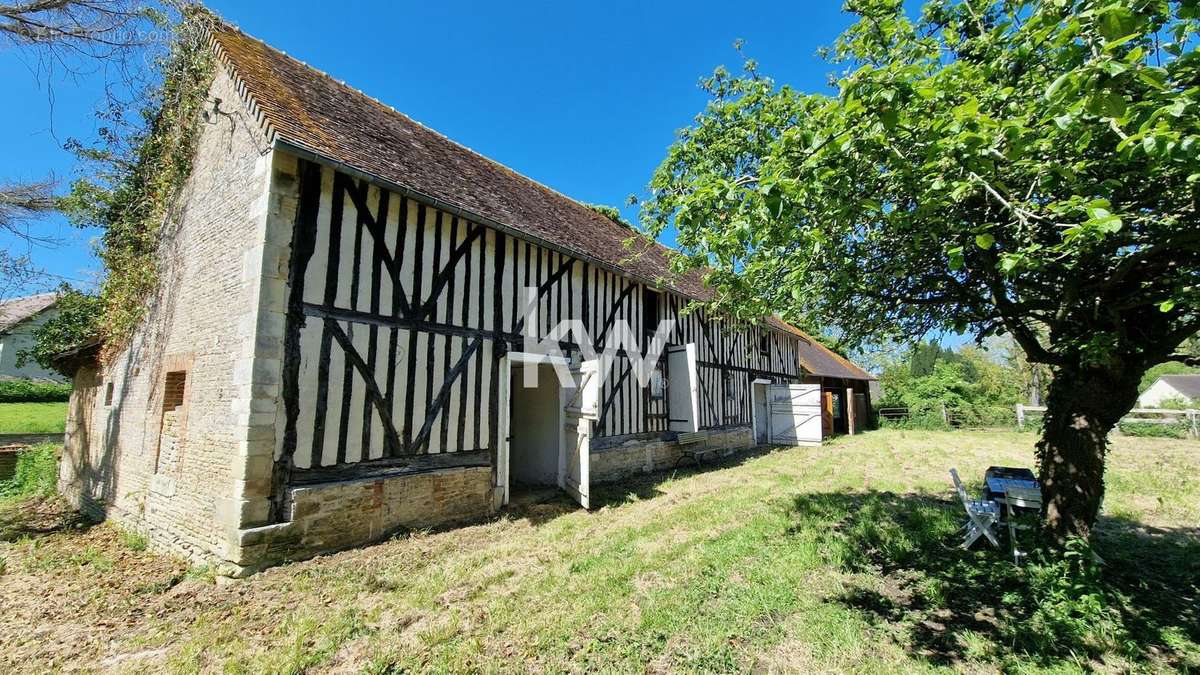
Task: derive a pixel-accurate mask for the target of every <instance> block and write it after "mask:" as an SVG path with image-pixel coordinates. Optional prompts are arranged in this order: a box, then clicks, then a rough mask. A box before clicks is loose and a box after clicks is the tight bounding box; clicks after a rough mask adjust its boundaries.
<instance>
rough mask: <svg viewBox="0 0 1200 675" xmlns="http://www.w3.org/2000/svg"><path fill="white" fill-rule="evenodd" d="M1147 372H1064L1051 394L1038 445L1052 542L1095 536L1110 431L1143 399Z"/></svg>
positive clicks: (1046, 524) (1058, 374) (1045, 517)
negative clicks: (1141, 393)
mask: <svg viewBox="0 0 1200 675" xmlns="http://www.w3.org/2000/svg"><path fill="white" fill-rule="evenodd" d="M1140 378H1141V374H1140V373H1137V374H1133V373H1129V372H1112V371H1108V370H1102V369H1086V370H1085V369H1074V368H1063V369H1061V370H1060V371H1058V372H1056V373H1055V376H1054V379H1053V380H1052V381H1051V383H1050V389H1049V392H1048V393H1047V396H1046V416H1045V418H1044V419H1043V422H1042V438H1041V440H1040V441H1039V442H1038V445H1037V458H1038V471H1039V477H1040V478H1041V481H1042V496H1043V507H1042V519H1043V525H1044V528H1045V531H1046V534H1047V535H1048V537H1049V539H1050V541H1051V542H1053V543H1056V544H1058V545H1060V546H1061V545H1063V544H1065V543H1066V541H1067V539H1069V538H1071V537H1083V538H1085V539H1086V538H1087V537H1088V536H1089V535H1090V534H1091V530H1092V526H1093V525H1094V524H1095V522H1096V517H1097V516H1098V515H1099V514H1100V504H1101V502H1102V501H1103V499H1104V458H1105V453H1106V452H1107V450H1108V433H1109V432H1110V431H1112V429H1113V427H1114V426H1116V424H1117V422H1119V421H1120V420H1121V417H1122V416H1124V415H1125V413H1127V412H1129V410H1130V408H1132V407H1133V404H1134V402H1136V401H1137V394H1138V391H1137V388H1138V382H1139V381H1140Z"/></svg>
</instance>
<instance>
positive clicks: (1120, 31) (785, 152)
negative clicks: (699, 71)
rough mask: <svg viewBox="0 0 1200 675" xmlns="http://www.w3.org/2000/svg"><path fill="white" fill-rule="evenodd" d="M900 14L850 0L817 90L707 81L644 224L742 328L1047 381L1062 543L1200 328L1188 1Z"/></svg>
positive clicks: (942, 3)
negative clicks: (901, 347)
mask: <svg viewBox="0 0 1200 675" xmlns="http://www.w3.org/2000/svg"><path fill="white" fill-rule="evenodd" d="M905 4H906V3H903V2H901V1H900V0H849V2H847V3H846V8H847V10H848V11H850V12H852V13H853V14H856V15H857V18H858V20H857V22H856V23H854V24H853V25H852V26H851V27H850V28H849V29H847V31H846V32H845V33H843V34H842V36H841V37H840V38H838V40H837V41H836V42H835V44H834V46H833V47H832V48H831V49H829V50H828V51H827V52H826V53H827V55H828V56H829V57H830V59H831V60H832V61H833V62H835V63H837V64H839V65H840V66H841V67H842V68H843V70H842V71H841V73H840V77H838V78H837V79H836V81H835V82H834V85H835V87H836V93H834V94H832V95H822V94H816V95H803V94H800V93H798V92H796V91H794V90H792V89H790V88H788V87H786V86H783V87H779V86H776V84H775V83H774V82H773V81H771V80H770V79H768V78H765V77H763V76H762V75H761V74H760V73H759V72H758V67H757V64H755V63H754V62H752V61H747V62H746V64H745V69H744V73H743V74H741V75H732V74H730V73H729V72H728V71H726V70H724V69H718V70H717V71H716V72H715V73H714V74H713V76H712V77H710V78H709V79H708V80H706V81H705V83H704V86H705V88H706V90H707V91H708V93H709V94H710V96H711V100H710V101H709V103H708V104H707V106H706V107H705V109H704V111H703V112H702V113H700V114H699V115H697V116H696V118H695V121H694V123H693V124H692V126H690V127H689V128H687V129H685V130H683V131H682V132H680V135H679V138H678V140H677V141H676V142H675V143H674V144H673V145H672V146H671V147H670V148H669V149H668V151H667V157H666V159H665V160H664V161H663V163H662V164H661V165H660V166H659V168H658V170H657V171H656V172H655V174H654V176H653V177H652V179H651V182H650V188H651V191H652V194H653V198H652V199H651V200H650V201H649V202H648V203H647V204H645V205H644V207H643V218H644V221H645V224H646V229H647V230H648V231H650V232H651V233H655V234H657V233H660V232H662V231H663V230H664V229H665V228H667V227H669V226H674V227H675V228H676V229H677V231H678V237H677V241H678V243H679V245H680V246H681V247H682V249H683V252H684V254H685V255H682V256H680V257H679V258H678V259H677V261H676V262H677V264H680V265H686V266H693V267H702V266H707V267H710V268H711V271H710V272H708V273H707V276H706V278H707V280H708V281H709V283H710V285H711V286H712V287H713V288H714V290H715V297H714V299H713V300H712V301H711V302H710V303H709V304H710V305H711V306H714V307H715V308H716V309H719V310H723V311H725V312H727V313H729V314H732V315H734V316H737V317H742V318H746V319H749V318H751V317H756V316H765V315H769V314H771V313H773V312H775V313H779V314H781V315H782V316H783V317H784V318H785V319H793V318H800V317H803V318H805V319H807V320H809V321H812V322H816V323H820V324H823V325H825V326H827V327H829V328H830V329H832V331H833V332H834V333H835V334H837V335H839V336H840V337H841V339H842V340H843V341H844V342H845V344H846V345H847V346H849V347H854V346H856V345H858V344H860V343H863V342H866V341H873V340H888V339H891V340H899V341H912V340H918V339H922V338H924V337H925V336H927V335H929V334H931V333H936V332H955V333H959V334H971V335H974V336H976V337H980V338H987V337H990V336H997V335H1003V334H1009V335H1012V337H1013V338H1014V339H1015V340H1016V341H1017V342H1018V343H1019V344H1020V345H1021V348H1022V350H1023V351H1024V352H1025V354H1026V357H1027V359H1028V361H1029V362H1031V363H1037V364H1045V365H1047V366H1051V367H1053V368H1054V369H1055V373H1054V382H1053V384H1052V386H1051V387H1050V390H1049V392H1048V396H1047V400H1046V404H1047V408H1048V411H1047V413H1046V415H1045V419H1044V424H1043V427H1042V433H1043V439H1042V443H1041V444H1040V445H1039V454H1038V458H1039V465H1040V467H1041V470H1042V471H1043V473H1045V474H1046V475H1047V476H1048V477H1049V474H1050V473H1051V472H1053V473H1061V474H1062V475H1061V476H1057V477H1056V479H1055V480H1052V481H1049V482H1048V483H1047V488H1046V489H1047V496H1046V498H1047V500H1048V501H1049V502H1051V503H1054V504H1055V508H1053V509H1048V510H1047V511H1046V515H1047V520H1046V526H1047V527H1048V528H1052V529H1054V530H1055V531H1056V538H1057V540H1058V541H1059V542H1064V541H1065V540H1066V538H1067V537H1068V536H1072V535H1083V534H1086V533H1087V531H1088V529H1089V528H1090V527H1091V524H1092V522H1093V521H1094V519H1095V514H1096V513H1097V512H1098V506H1099V503H1100V500H1101V499H1102V495H1103V467H1104V457H1105V444H1106V441H1105V440H1104V439H1105V438H1106V436H1107V432H1108V431H1109V430H1111V428H1112V427H1113V425H1114V424H1116V422H1117V421H1118V420H1119V419H1120V415H1121V413H1123V412H1124V411H1125V410H1128V409H1129V408H1131V407H1132V406H1133V404H1134V403H1135V402H1136V398H1137V383H1138V381H1139V380H1140V379H1141V376H1142V374H1143V373H1144V372H1145V371H1146V370H1147V369H1148V368H1150V367H1151V366H1153V365H1155V364H1158V363H1162V362H1164V361H1167V360H1170V358H1171V355H1172V354H1173V352H1174V350H1175V349H1176V348H1177V347H1178V346H1179V345H1180V343H1182V342H1183V341H1184V340H1185V339H1186V338H1188V337H1190V336H1192V335H1194V334H1195V333H1196V332H1197V330H1200V276H1197V270H1200V210H1197V209H1196V201H1197V189H1198V188H1200V171H1198V167H1200V86H1198V83H1200V56H1198V55H1197V52H1196V45H1197V44H1200V21H1198V19H1197V17H1198V15H1200V9H1198V8H1197V4H1196V2H1194V1H1193V0H1187V1H1184V2H1168V0H1055V1H1053V2H1051V1H1044V0H1008V1H1006V2H994V1H992V0H928V1H927V2H926V3H925V5H924V7H923V10H922V13H921V15H920V18H919V19H916V20H913V19H910V18H909V16H908V15H907V14H906V12H905ZM1081 394H1083V395H1081ZM1081 422H1082V423H1081ZM1064 453H1066V454H1069V455H1071V457H1069V458H1066V457H1064ZM1081 467H1082V469H1081ZM1084 469H1085V470H1084Z"/></svg>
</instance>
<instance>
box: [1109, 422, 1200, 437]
mask: <svg viewBox="0 0 1200 675" xmlns="http://www.w3.org/2000/svg"><path fill="white" fill-rule="evenodd" d="M1120 428H1121V433H1123V434H1125V435H1126V436H1140V437H1144V438H1187V437H1188V423H1187V422H1186V421H1180V422H1176V423H1174V424H1152V423H1147V422H1122V423H1121V425H1120Z"/></svg>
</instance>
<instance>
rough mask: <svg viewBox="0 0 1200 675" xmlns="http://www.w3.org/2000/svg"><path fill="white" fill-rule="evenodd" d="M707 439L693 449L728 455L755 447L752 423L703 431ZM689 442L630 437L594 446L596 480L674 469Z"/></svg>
mask: <svg viewBox="0 0 1200 675" xmlns="http://www.w3.org/2000/svg"><path fill="white" fill-rule="evenodd" d="M701 434H703V435H704V440H703V441H700V443H698V444H696V445H692V446H687V447H688V448H689V449H693V450H700V449H703V451H704V452H705V456H706V457H708V456H712V455H714V454H715V455H726V454H730V453H731V452H733V451H736V450H741V449H745V448H750V447H753V445H754V434H753V433H752V431H751V429H750V427H734V428H730V429H713V430H708V431H702V432H701ZM684 447H685V446H681V445H679V444H678V443H677V442H675V440H673V439H671V440H666V439H636V438H635V439H630V440H627V441H625V442H623V443H618V444H616V445H611V446H607V447H601V448H597V449H593V450H592V454H591V458H590V471H591V479H592V481H593V482H596V483H605V482H611V481H617V480H621V479H622V478H626V477H628V476H632V475H634V474H638V473H650V472H653V471H664V470H667V469H671V468H673V467H674V466H676V464H677V463H678V462H679V458H680V457H681V456H682V453H683V450H684Z"/></svg>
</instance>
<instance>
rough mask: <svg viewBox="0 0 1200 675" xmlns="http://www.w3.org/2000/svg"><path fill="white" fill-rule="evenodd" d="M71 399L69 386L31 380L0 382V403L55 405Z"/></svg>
mask: <svg viewBox="0 0 1200 675" xmlns="http://www.w3.org/2000/svg"><path fill="white" fill-rule="evenodd" d="M70 398H71V385H69V384H59V383H57V382H34V381H32V380H0V403H56V402H59V401H67V400H69V399H70Z"/></svg>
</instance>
